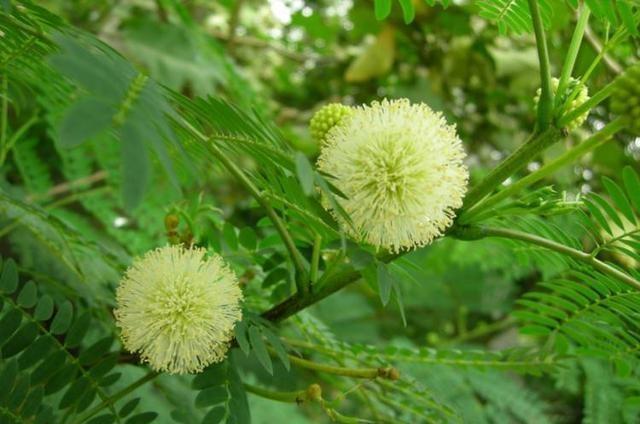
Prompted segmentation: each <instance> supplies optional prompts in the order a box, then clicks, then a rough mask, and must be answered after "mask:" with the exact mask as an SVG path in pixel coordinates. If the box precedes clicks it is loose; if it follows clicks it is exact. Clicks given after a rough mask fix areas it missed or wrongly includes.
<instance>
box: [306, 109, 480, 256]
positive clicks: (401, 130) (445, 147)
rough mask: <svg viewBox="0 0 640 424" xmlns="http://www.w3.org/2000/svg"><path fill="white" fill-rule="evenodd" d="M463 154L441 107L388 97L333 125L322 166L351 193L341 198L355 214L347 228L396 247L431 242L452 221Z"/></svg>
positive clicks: (460, 191) (463, 174)
mask: <svg viewBox="0 0 640 424" xmlns="http://www.w3.org/2000/svg"><path fill="white" fill-rule="evenodd" d="M464 158H465V152H464V149H463V147H462V142H461V141H460V139H459V138H458V136H457V134H456V131H455V127H454V126H452V125H448V124H447V123H446V121H445V120H444V118H443V116H442V115H441V114H440V113H436V112H434V111H433V110H432V109H430V108H429V107H428V106H427V105H425V104H411V103H410V102H409V101H408V100H406V99H405V100H392V101H389V100H383V101H382V102H373V103H372V104H371V106H360V107H355V108H353V110H352V113H351V114H349V115H348V116H347V117H345V118H344V119H342V120H341V121H340V123H339V124H338V125H336V126H334V127H333V128H332V129H331V130H329V132H328V133H327V134H326V141H325V144H324V146H323V148H322V150H321V153H320V157H319V158H318V168H319V169H320V170H321V171H322V172H324V173H326V174H328V175H329V180H330V181H331V182H332V183H333V184H334V185H335V186H336V187H337V188H338V189H339V190H340V191H341V192H342V193H343V194H344V195H345V196H346V199H344V198H340V197H338V198H337V199H338V202H339V203H340V205H341V206H342V207H343V208H344V210H345V211H346V212H347V214H348V215H349V217H350V218H351V221H352V222H351V224H350V225H349V224H348V225H345V228H346V231H347V232H348V233H350V234H351V235H352V236H353V237H355V238H357V239H360V240H362V241H365V242H367V243H370V244H372V245H374V246H377V247H381V248H385V249H388V250H391V251H393V252H397V251H400V250H408V249H411V248H414V247H419V246H424V245H426V244H428V243H430V242H431V241H432V240H433V239H434V238H436V237H438V236H440V235H442V233H443V232H444V230H445V229H446V228H447V227H449V226H450V225H451V224H452V222H453V217H454V210H455V209H457V208H459V207H461V206H462V199H463V197H464V194H465V193H466V187H467V180H468V171H467V168H466V166H465V165H464V163H463V160H464ZM334 215H335V216H336V217H337V218H338V219H339V220H341V218H340V215H339V214H338V213H335V211H334ZM341 221H343V220H341ZM343 223H344V222H343Z"/></svg>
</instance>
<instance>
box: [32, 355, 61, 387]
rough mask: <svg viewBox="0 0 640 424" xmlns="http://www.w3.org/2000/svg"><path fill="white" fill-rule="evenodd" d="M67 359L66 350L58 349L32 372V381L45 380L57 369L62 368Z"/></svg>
mask: <svg viewBox="0 0 640 424" xmlns="http://www.w3.org/2000/svg"><path fill="white" fill-rule="evenodd" d="M66 359H67V354H66V352H64V351H61V350H58V351H56V352H54V353H52V354H51V355H49V357H47V358H46V361H43V362H42V363H41V364H40V365H38V367H37V368H36V369H35V370H34V371H33V372H32V373H31V383H32V384H37V383H39V382H41V381H45V380H46V379H47V378H49V377H50V376H51V375H53V374H54V373H55V372H56V371H58V370H59V369H61V368H62V366H63V365H64V363H65V360H66Z"/></svg>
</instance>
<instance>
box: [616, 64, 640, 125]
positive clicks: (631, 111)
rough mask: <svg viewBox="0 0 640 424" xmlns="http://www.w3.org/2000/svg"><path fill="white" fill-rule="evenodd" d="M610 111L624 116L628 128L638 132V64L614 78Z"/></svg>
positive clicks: (639, 66)
mask: <svg viewBox="0 0 640 424" xmlns="http://www.w3.org/2000/svg"><path fill="white" fill-rule="evenodd" d="M611 111H612V112H613V113H615V114H616V115H619V116H621V117H623V118H625V119H626V120H627V123H628V125H629V128H630V129H631V130H632V131H633V132H634V133H635V134H640V65H635V66H633V67H631V68H629V69H627V70H626V71H625V73H624V74H622V75H621V76H620V77H618V79H617V80H616V83H615V88H614V90H613V94H612V95H611Z"/></svg>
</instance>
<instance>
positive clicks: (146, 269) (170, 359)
mask: <svg viewBox="0 0 640 424" xmlns="http://www.w3.org/2000/svg"><path fill="white" fill-rule="evenodd" d="M205 254H206V251H205V250H204V249H200V248H184V247H181V246H167V247H162V248H159V249H156V250H152V251H150V252H147V253H146V254H145V255H144V256H143V257H141V258H137V259H136V260H134V262H133V264H132V265H131V267H129V269H128V270H127V272H126V273H125V276H124V277H123V278H122V280H121V281H120V285H119V286H118V289H117V291H116V300H117V302H118V308H117V309H116V310H115V311H114V314H115V317H116V324H117V326H118V327H120V328H121V330H122V340H123V343H124V347H125V348H126V349H127V350H128V351H130V352H137V353H139V354H140V357H141V358H142V360H143V361H145V362H148V363H149V365H150V366H151V368H153V369H154V370H156V371H165V372H168V373H170V374H185V373H194V372H200V371H202V370H203V369H204V368H205V367H206V366H207V365H209V364H212V363H214V362H220V361H222V360H223V359H224V358H225V356H226V353H227V350H228V349H229V342H230V340H231V338H232V335H233V328H234V325H235V323H236V322H237V321H239V320H240V319H241V318H242V310H241V307H240V302H241V300H242V291H241V290H240V287H239V286H238V280H237V279H236V277H235V275H234V274H233V271H231V269H230V268H229V267H228V266H227V265H226V264H225V263H224V261H223V260H222V258H221V257H220V256H218V255H214V256H211V257H209V258H206V257H205Z"/></svg>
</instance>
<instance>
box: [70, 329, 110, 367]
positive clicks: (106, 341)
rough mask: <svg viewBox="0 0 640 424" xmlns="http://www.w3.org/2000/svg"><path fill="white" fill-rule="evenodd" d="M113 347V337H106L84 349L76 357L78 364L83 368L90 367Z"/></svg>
mask: <svg viewBox="0 0 640 424" xmlns="http://www.w3.org/2000/svg"><path fill="white" fill-rule="evenodd" d="M111 345H113V337H112V336H106V337H104V338H102V339H100V340H98V341H97V342H95V343H94V344H92V345H91V346H89V348H88V349H86V350H85V351H84V352H82V353H81V354H80V356H79V357H78V362H79V363H80V364H81V365H83V366H85V365H90V364H93V363H95V362H97V361H98V359H100V358H101V357H102V356H103V355H105V354H106V353H108V352H109V349H110V348H111Z"/></svg>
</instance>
